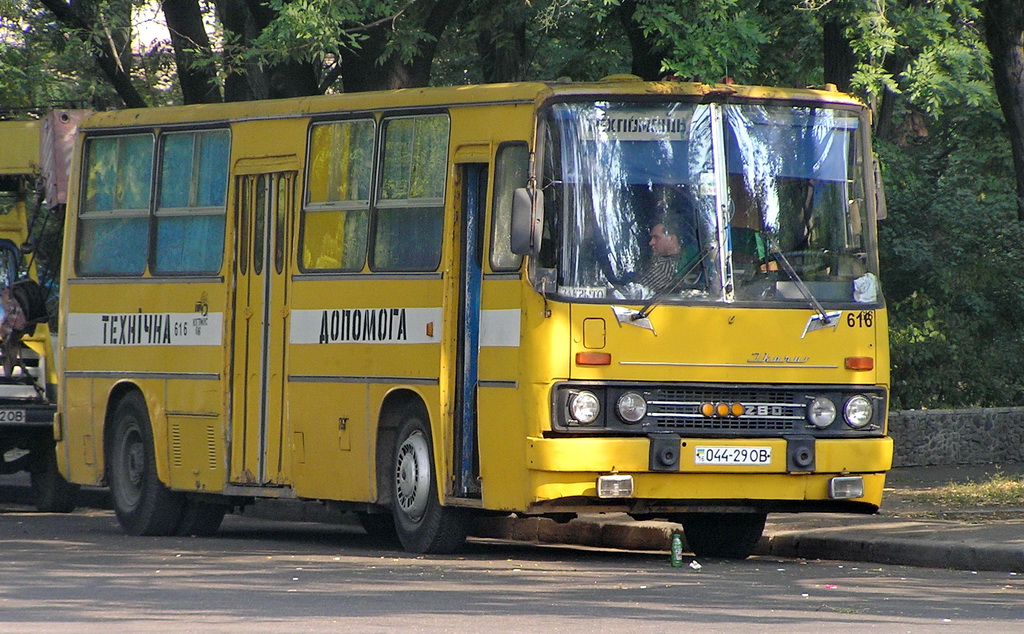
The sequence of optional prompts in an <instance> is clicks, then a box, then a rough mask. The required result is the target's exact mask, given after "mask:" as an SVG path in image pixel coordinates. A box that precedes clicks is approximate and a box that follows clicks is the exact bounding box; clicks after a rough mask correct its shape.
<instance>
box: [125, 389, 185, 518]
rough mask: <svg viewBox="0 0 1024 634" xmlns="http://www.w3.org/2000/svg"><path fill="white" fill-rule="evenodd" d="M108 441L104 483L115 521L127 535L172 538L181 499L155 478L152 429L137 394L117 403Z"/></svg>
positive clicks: (142, 402)
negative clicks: (108, 491)
mask: <svg viewBox="0 0 1024 634" xmlns="http://www.w3.org/2000/svg"><path fill="white" fill-rule="evenodd" d="M109 439H110V440H109V443H108V444H107V480H108V482H109V483H110V494H111V499H112V500H113V503H114V512H115V513H116V514H117V521H118V522H120V523H121V527H122V528H123V529H124V530H125V532H126V533H128V534H129V535H172V534H173V533H174V531H175V530H176V529H177V528H178V525H179V522H180V520H181V514H182V510H183V508H184V504H185V499H184V496H182V495H181V494H180V493H175V492H173V491H170V490H168V489H167V487H165V486H164V485H163V483H162V482H160V480H159V479H158V478H157V475H156V460H155V458H154V456H153V428H152V427H151V426H150V424H149V413H148V412H147V411H146V404H145V401H143V400H142V396H141V395H140V394H138V393H137V392H136V393H132V394H129V395H128V396H126V397H125V398H124V399H122V400H121V402H120V403H118V405H117V409H116V410H114V419H113V422H112V428H111V433H110V436H109Z"/></svg>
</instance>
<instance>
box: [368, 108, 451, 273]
mask: <svg viewBox="0 0 1024 634" xmlns="http://www.w3.org/2000/svg"><path fill="white" fill-rule="evenodd" d="M384 126H385V127H384V156H383V160H382V168H381V184H380V194H379V196H378V198H377V205H376V225H375V233H374V244H373V260H372V268H373V269H374V270H375V271H434V270H437V266H438V264H439V263H440V261H441V235H442V227H443V224H444V185H445V180H446V175H447V168H448V117H447V115H425V116H418V117H396V118H393V119H387V120H385V124H384Z"/></svg>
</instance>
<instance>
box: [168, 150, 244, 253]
mask: <svg viewBox="0 0 1024 634" xmlns="http://www.w3.org/2000/svg"><path fill="white" fill-rule="evenodd" d="M230 142H231V141H230V136H229V134H228V131H227V130H210V131H203V132H176V133H172V134H166V135H164V136H163V138H162V144H161V148H160V183H159V191H160V195H159V203H158V204H157V208H156V253H155V254H154V261H153V272H154V273H216V272H217V271H219V270H220V267H221V262H222V261H223V259H224V216H225V213H226V207H225V199H226V194H227V183H228V153H229V149H230Z"/></svg>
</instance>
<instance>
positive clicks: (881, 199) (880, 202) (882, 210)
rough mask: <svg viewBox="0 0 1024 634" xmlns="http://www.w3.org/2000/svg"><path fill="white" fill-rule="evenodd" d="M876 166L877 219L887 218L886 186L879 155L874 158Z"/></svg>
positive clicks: (873, 161)
mask: <svg viewBox="0 0 1024 634" xmlns="http://www.w3.org/2000/svg"><path fill="white" fill-rule="evenodd" d="M872 163H873V164H874V168H875V219H876V220H885V218H886V216H887V215H888V210H887V209H886V207H885V186H884V185H883V184H882V165H881V163H879V162H878V157H877V156H876V157H874V159H873V160H872Z"/></svg>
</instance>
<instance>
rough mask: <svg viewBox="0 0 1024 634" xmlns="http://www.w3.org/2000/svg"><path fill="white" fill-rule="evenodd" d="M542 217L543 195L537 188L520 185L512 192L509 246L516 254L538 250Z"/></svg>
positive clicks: (525, 253) (532, 253)
mask: <svg viewBox="0 0 1024 634" xmlns="http://www.w3.org/2000/svg"><path fill="white" fill-rule="evenodd" d="M543 219H544V195H543V194H542V193H541V192H540V191H539V190H534V192H533V195H531V194H530V190H529V189H527V188H525V187H520V188H519V189H517V190H515V191H514V192H513V193H512V223H511V224H512V226H511V233H512V235H511V236H509V246H510V247H511V249H512V253H515V254H516V255H534V254H536V253H537V252H539V251H540V238H541V226H542V224H543Z"/></svg>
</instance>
